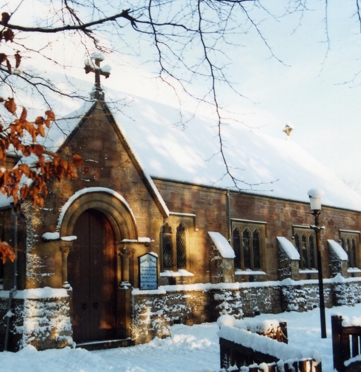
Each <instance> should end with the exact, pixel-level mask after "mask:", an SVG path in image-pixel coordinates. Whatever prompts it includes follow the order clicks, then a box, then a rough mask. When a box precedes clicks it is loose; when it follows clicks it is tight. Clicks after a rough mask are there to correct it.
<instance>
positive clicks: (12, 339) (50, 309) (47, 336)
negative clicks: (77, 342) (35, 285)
mask: <svg viewBox="0 0 361 372" xmlns="http://www.w3.org/2000/svg"><path fill="white" fill-rule="evenodd" d="M19 293H20V295H21V293H22V291H20V292H19ZM7 314H8V315H10V329H9V343H8V350H19V349H21V348H23V347H24V346H26V345H33V346H34V347H36V348H37V349H38V350H45V349H50V348H63V347H65V346H71V345H72V344H73V339H72V329H71V323H70V306H69V298H68V297H57V298H56V297H55V298H25V299H24V298H15V299H13V302H12V310H11V311H10V312H8V298H6V297H0V319H1V321H0V340H1V341H0V345H1V346H3V343H4V340H5V334H6V323H7V317H6V315H7Z"/></svg>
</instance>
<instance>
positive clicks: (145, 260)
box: [138, 253, 158, 290]
mask: <svg viewBox="0 0 361 372" xmlns="http://www.w3.org/2000/svg"><path fill="white" fill-rule="evenodd" d="M138 260H139V289H143V290H144V289H158V258H157V257H156V256H155V255H153V254H151V253H146V254H144V255H143V256H140V257H139V258H138Z"/></svg>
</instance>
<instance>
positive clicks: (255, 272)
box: [234, 269, 266, 275]
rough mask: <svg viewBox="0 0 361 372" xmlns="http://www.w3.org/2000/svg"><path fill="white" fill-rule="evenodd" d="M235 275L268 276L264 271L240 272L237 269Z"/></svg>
mask: <svg viewBox="0 0 361 372" xmlns="http://www.w3.org/2000/svg"><path fill="white" fill-rule="evenodd" d="M234 275H266V273H265V272H264V271H262V270H240V269H236V271H235V272H234Z"/></svg>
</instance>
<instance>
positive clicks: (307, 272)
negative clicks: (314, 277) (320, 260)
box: [299, 269, 318, 274]
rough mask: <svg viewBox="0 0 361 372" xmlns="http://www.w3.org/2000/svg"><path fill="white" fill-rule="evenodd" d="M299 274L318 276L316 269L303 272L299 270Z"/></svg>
mask: <svg viewBox="0 0 361 372" xmlns="http://www.w3.org/2000/svg"><path fill="white" fill-rule="evenodd" d="M299 273H300V274H318V270H316V269H305V270H299Z"/></svg>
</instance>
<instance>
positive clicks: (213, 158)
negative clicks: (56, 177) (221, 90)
mask: <svg viewBox="0 0 361 372" xmlns="http://www.w3.org/2000/svg"><path fill="white" fill-rule="evenodd" d="M113 94H115V93H113ZM117 94H118V97H119V96H121V93H119V92H118V93H117ZM122 96H123V97H124V95H122ZM90 105H91V103H89V102H88V103H85V104H84V105H83V106H82V107H81V108H80V109H79V110H78V112H76V113H72V114H70V115H69V117H70V118H72V119H68V120H62V121H58V122H57V125H58V126H59V127H60V128H59V127H57V126H55V125H53V127H52V128H51V130H50V131H49V135H48V136H47V138H46V145H47V146H50V147H51V149H52V150H56V148H58V147H59V146H60V145H61V144H62V143H63V141H64V140H65V135H64V133H65V134H69V133H70V132H71V131H72V130H73V129H74V127H75V126H76V125H77V124H78V123H79V118H80V117H81V115H82V114H85V113H86V112H87V111H88V110H89V109H90ZM112 114H113V116H114V119H115V121H116V122H117V124H118V126H119V128H120V130H121V132H122V133H123V135H124V136H125V138H126V140H127V142H128V144H129V145H130V147H131V149H132V151H133V153H134V154H135V155H136V157H137V158H138V159H139V160H140V163H141V164H142V166H143V167H144V171H145V173H146V174H149V175H150V176H151V177H152V178H161V179H168V180H174V181H180V182H187V183H192V184H198V185H205V186H212V187H218V188H224V189H231V190H237V188H236V187H235V185H234V183H233V182H232V180H231V178H230V177H229V176H228V175H227V174H226V168H225V164H224V161H223V159H222V156H221V154H220V152H219V150H220V148H219V138H218V126H217V122H215V121H214V120H213V119H210V118H206V117H194V118H192V114H190V113H189V114H187V113H183V122H186V123H187V124H186V125H185V126H183V125H180V124H179V110H177V109H176V108H174V107H171V106H167V105H164V104H161V103H159V102H154V101H150V100H147V99H145V98H139V97H136V98H134V99H133V101H132V102H131V103H130V104H128V105H127V106H126V107H124V110H123V111H122V112H121V111H114V112H112ZM187 115H188V116H187ZM188 119H189V121H188V122H187V120H188ZM221 134H222V141H223V151H224V154H225V157H226V160H227V165H228V167H229V169H230V170H231V172H232V175H233V177H235V178H236V179H238V180H240V181H241V182H240V183H239V187H241V188H242V190H243V191H244V192H249V193H257V194H261V195H265V196H270V197H277V198H282V199H288V200H295V201H300V202H307V203H308V202H309V197H308V195H307V192H308V190H310V189H311V188H320V189H323V190H324V191H325V196H324V197H323V199H322V204H323V205H327V206H333V207H338V208H344V209H350V210H357V211H361V196H360V195H358V194H357V193H356V192H355V191H353V190H352V189H351V188H349V187H348V186H347V185H346V184H345V183H344V182H343V181H341V180H340V179H339V178H338V177H336V176H335V175H334V174H333V173H332V172H331V171H329V170H328V169H327V168H326V167H325V166H323V165H322V164H320V163H319V162H318V161H317V160H316V159H315V158H313V157H312V156H311V155H310V154H308V153H307V152H306V151H305V150H303V149H302V147H301V146H299V145H298V144H297V143H296V142H294V141H293V140H286V138H284V139H280V138H275V137H271V136H269V135H266V134H264V133H262V129H250V128H249V127H247V126H245V125H243V124H242V123H237V122H230V123H227V124H223V125H222V127H221Z"/></svg>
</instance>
